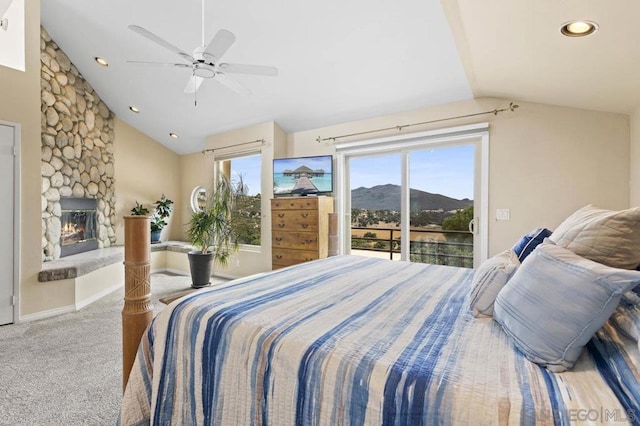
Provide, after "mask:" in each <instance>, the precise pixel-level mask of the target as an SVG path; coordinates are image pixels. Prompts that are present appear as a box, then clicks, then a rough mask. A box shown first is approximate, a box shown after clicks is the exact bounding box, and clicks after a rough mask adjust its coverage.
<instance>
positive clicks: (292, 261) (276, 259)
mask: <svg viewBox="0 0 640 426" xmlns="http://www.w3.org/2000/svg"><path fill="white" fill-rule="evenodd" d="M318 257H319V256H318V251H317V250H316V251H313V250H292V249H281V248H278V249H277V248H274V249H272V250H271V263H273V264H274V265H280V266H290V265H297V264H298V263H302V262H308V261H310V260H316V259H318Z"/></svg>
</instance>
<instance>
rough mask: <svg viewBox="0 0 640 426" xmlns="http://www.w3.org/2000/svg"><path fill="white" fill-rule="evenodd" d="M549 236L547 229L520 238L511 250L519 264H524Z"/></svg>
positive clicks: (549, 232)
mask: <svg viewBox="0 0 640 426" xmlns="http://www.w3.org/2000/svg"><path fill="white" fill-rule="evenodd" d="M551 234H552V232H551V231H550V230H548V229H547V228H538V229H534V230H533V231H531V232H529V233H528V234H527V235H525V236H524V237H522V238H521V239H520V241H518V242H517V243H516V245H515V246H513V249H512V250H513V251H514V252H515V253H516V255H517V256H518V260H519V261H520V263H522V262H524V260H525V259H526V258H527V256H529V255H530V254H531V252H532V251H533V250H534V249H535V248H536V247H538V246H539V245H540V244H542V242H543V241H544V239H545V238H547V237H548V236H550V235H551Z"/></svg>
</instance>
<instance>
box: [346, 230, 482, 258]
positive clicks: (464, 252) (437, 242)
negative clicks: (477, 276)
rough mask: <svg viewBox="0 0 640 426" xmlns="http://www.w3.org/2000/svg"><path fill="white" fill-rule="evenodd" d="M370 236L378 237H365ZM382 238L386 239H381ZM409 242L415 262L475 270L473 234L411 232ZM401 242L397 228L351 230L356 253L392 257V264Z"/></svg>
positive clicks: (437, 231) (435, 231)
mask: <svg viewBox="0 0 640 426" xmlns="http://www.w3.org/2000/svg"><path fill="white" fill-rule="evenodd" d="M354 231H356V232H355V233H354ZM358 231H365V232H358ZM367 233H371V234H375V235H376V236H375V237H372V236H367V237H365V236H364V235H366V234H367ZM360 234H361V235H360ZM383 234H384V235H386V236H387V237H386V238H381V237H378V235H383ZM410 238H411V240H410V242H409V259H410V260H411V261H412V262H419V263H431V264H435V265H448V266H462V267H465V268H473V234H472V233H471V232H469V231H444V230H440V229H437V230H436V229H434V230H430V229H411V230H410ZM400 241H401V240H400V229H398V228H362V227H351V248H352V249H354V250H366V251H375V252H384V253H389V259H391V260H393V255H394V253H400Z"/></svg>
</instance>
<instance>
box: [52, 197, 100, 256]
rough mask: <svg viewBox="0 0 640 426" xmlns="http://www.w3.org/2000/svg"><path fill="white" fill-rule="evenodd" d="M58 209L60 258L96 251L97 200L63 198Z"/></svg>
mask: <svg viewBox="0 0 640 426" xmlns="http://www.w3.org/2000/svg"><path fill="white" fill-rule="evenodd" d="M60 207H61V209H62V216H61V217H60V223H61V232H60V257H65V256H69V255H72V254H77V253H82V252H85V251H89V250H95V249H97V248H98V239H97V237H98V235H97V234H98V230H97V200H96V199H94V198H73V197H63V198H61V199H60Z"/></svg>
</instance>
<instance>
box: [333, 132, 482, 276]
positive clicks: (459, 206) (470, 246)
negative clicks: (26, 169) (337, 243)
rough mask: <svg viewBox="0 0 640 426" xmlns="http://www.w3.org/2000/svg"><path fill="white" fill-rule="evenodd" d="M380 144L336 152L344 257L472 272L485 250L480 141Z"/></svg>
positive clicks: (475, 137) (463, 138) (466, 138)
mask: <svg viewBox="0 0 640 426" xmlns="http://www.w3.org/2000/svg"><path fill="white" fill-rule="evenodd" d="M383 142H386V143H382V144H368V145H365V146H356V147H347V148H349V149H343V150H340V149H338V166H339V168H341V169H342V170H341V171H342V175H343V177H342V179H341V183H342V190H341V194H340V195H339V197H340V200H341V205H343V206H344V207H343V211H342V217H343V223H342V235H341V237H342V240H343V241H342V247H343V252H344V253H351V254H358V255H364V256H375V257H384V258H387V259H392V260H407V261H411V262H420V263H431V264H438V265H450V266H462V267H468V268H472V267H474V266H475V265H477V264H478V263H479V262H480V261H481V260H482V259H483V258H484V257H486V249H487V238H486V225H487V223H486V217H484V216H486V210H487V207H486V192H487V188H486V187H487V178H486V164H485V163H486V162H487V159H488V153H487V152H486V151H487V150H488V136H487V135H486V133H481V134H473V135H464V136H463V135H456V136H451V137H448V138H447V137H444V138H442V137H438V138H429V137H423V138H421V137H416V138H414V139H412V140H409V141H406V140H405V141H383ZM483 228H484V229H483Z"/></svg>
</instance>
